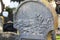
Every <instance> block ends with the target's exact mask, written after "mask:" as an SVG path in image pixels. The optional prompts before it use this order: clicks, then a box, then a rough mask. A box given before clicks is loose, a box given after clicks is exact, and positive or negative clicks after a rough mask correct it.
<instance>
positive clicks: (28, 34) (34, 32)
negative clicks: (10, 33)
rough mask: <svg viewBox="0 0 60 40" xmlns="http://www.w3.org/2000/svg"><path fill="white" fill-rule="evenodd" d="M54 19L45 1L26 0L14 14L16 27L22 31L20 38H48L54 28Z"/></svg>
mask: <svg viewBox="0 0 60 40" xmlns="http://www.w3.org/2000/svg"><path fill="white" fill-rule="evenodd" d="M55 17H56V15H55ZM54 20H55V19H54V16H53V14H52V12H51V11H50V9H49V8H48V7H47V6H46V5H45V4H44V3H42V2H38V1H25V2H23V3H21V4H20V6H19V7H18V9H17V11H16V13H15V15H14V28H16V29H17V30H19V31H20V35H19V38H18V39H19V40H47V35H48V33H49V32H51V31H52V30H54V26H55V25H54Z"/></svg>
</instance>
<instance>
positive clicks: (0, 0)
mask: <svg viewBox="0 0 60 40" xmlns="http://www.w3.org/2000/svg"><path fill="white" fill-rule="evenodd" d="M0 2H1V6H2V12H3V10H4V4H3V1H2V0H0ZM2 12H1V14H2ZM1 14H0V15H1Z"/></svg>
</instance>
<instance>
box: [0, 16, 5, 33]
mask: <svg viewBox="0 0 60 40" xmlns="http://www.w3.org/2000/svg"><path fill="white" fill-rule="evenodd" d="M3 22H4V20H3V17H2V16H0V33H3Z"/></svg>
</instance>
